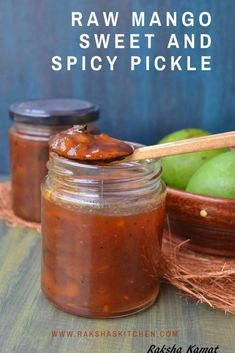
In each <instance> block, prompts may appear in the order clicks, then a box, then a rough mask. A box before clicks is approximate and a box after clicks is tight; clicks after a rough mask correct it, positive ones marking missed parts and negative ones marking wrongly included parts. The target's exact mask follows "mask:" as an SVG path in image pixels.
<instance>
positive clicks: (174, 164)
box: [159, 129, 228, 190]
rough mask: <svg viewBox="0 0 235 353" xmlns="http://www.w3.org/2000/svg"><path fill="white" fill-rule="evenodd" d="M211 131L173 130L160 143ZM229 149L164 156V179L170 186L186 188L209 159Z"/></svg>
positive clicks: (202, 134) (201, 134)
mask: <svg viewBox="0 0 235 353" xmlns="http://www.w3.org/2000/svg"><path fill="white" fill-rule="evenodd" d="M207 135H209V133H208V132H207V131H204V130H200V129H184V130H179V131H176V132H173V133H172V134H170V135H168V136H166V137H165V138H163V139H162V140H161V141H160V142H159V143H161V144H162V143H168V142H174V141H179V140H184V139H189V138H193V137H200V136H207ZM226 151H228V149H217V150H213V151H205V152H194V153H187V154H182V155H178V156H172V157H164V158H162V166H163V174H162V179H163V180H164V181H165V183H166V184H167V185H168V186H171V187H173V188H176V189H181V190H185V188H186V187H187V185H188V182H189V180H190V179H191V177H192V175H193V174H194V173H195V172H196V170H197V169H198V168H200V167H201V166H202V165H203V164H204V163H205V162H207V161H208V160H209V159H211V158H213V157H215V156H217V155H219V154H221V153H224V152H226Z"/></svg>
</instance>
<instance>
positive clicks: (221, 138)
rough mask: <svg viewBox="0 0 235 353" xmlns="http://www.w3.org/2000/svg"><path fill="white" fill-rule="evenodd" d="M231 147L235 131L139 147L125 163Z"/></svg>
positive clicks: (233, 143)
mask: <svg viewBox="0 0 235 353" xmlns="http://www.w3.org/2000/svg"><path fill="white" fill-rule="evenodd" d="M233 146H235V131H230V132H224V133H222V134H214V135H208V136H203V137H196V138H190V139H187V140H181V141H175V142H170V143H164V144H160V145H153V146H147V147H141V148H138V149H136V150H135V151H134V153H133V154H132V155H130V156H129V157H127V158H125V161H127V162H134V161H140V160H144V159H151V158H161V157H167V156H175V155H178V154H184V153H190V152H200V151H208V150H213V149H216V148H222V147H233Z"/></svg>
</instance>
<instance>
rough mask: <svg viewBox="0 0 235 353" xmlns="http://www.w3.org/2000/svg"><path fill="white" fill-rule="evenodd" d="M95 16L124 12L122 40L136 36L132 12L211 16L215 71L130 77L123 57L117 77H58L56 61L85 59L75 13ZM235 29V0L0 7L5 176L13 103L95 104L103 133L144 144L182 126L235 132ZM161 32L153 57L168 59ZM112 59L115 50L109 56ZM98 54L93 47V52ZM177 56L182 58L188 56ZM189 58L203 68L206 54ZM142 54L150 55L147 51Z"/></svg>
mask: <svg viewBox="0 0 235 353" xmlns="http://www.w3.org/2000/svg"><path fill="white" fill-rule="evenodd" d="M92 10H96V11H97V13H101V12H102V11H117V10H118V11H120V17H121V21H120V25H119V27H118V32H120V33H122V32H124V33H130V31H131V30H130V28H129V22H128V21H127V18H128V14H129V13H130V12H131V11H146V12H147V13H151V12H152V11H154V10H155V11H156V10H157V11H159V12H160V14H163V13H164V12H165V11H166V10H169V11H174V10H175V11H178V12H179V14H180V13H182V12H183V11H187V10H190V11H193V12H194V13H195V14H198V13H200V12H201V11H210V12H211V13H212V16H213V24H212V25H211V27H210V28H209V33H210V34H211V36H212V39H213V45H212V47H211V49H209V50H207V51H206V52H207V54H208V55H211V56H212V57H213V71H212V72H204V73H202V72H196V73H195V72H194V73H188V72H182V73H179V72H175V73H172V72H169V71H164V72H162V73H157V72H153V71H152V72H147V73H146V72H145V71H144V70H138V71H136V72H130V71H129V69H128V65H126V63H127V60H128V57H129V56H130V55H131V54H133V53H131V52H130V50H125V51H123V52H122V54H121V57H122V59H121V60H120V63H119V67H118V70H117V71H116V72H109V71H102V72H99V73H95V72H91V71H88V72H85V73H84V72H83V73H82V72H79V71H78V70H75V71H73V72H69V73H68V72H65V71H63V72H53V71H52V70H51V68H50V58H51V57H52V56H54V55H61V56H63V57H64V56H65V55H78V56H79V55H81V54H82V53H81V51H80V50H79V48H78V45H77V44H76V41H77V39H78V33H79V31H78V30H74V29H73V28H72V27H71V26H70V15H71V11H83V12H84V13H88V12H89V11H92ZM234 26H235V1H234V0H190V1H189V0H188V1H185V0H164V1H163V0H148V1H146V0H135V1H131V0H122V1H115V0H89V1H87V0H60V1H56V0H40V1H38V0H21V1H18V0H1V1H0V173H7V171H8V165H9V162H8V129H9V126H10V122H9V120H8V106H9V105H10V104H11V103H12V102H15V101H21V100H27V99H34V98H44V97H79V98H83V99H90V100H92V101H94V102H95V103H98V104H99V105H100V106H101V111H102V119H101V122H100V126H101V128H102V129H103V130H104V131H106V132H108V133H110V134H113V135H116V136H118V137H121V138H125V139H129V140H136V141H140V142H144V143H146V144H150V143H154V142H155V141H157V140H158V139H159V138H160V137H162V136H163V135H165V134H166V133H169V132H170V131H173V130H176V129H180V128H183V127H190V126H195V127H203V128H205V129H208V130H210V131H212V132H217V131H224V130H229V129H235V100H234V94H235V32H234V28H235V27H234ZM103 30H104V29H103V28H99V30H98V31H99V32H102V31H103ZM84 31H85V29H84ZM90 31H91V32H92V31H93V30H92V29H91V30H90ZM113 31H114V30H112V29H111V32H113ZM116 31H117V29H116ZM184 31H185V28H184V27H183V26H179V28H178V29H177V33H180V35H182V33H183V32H184ZM195 31H196V33H199V32H200V31H201V29H200V28H196V29H195ZM140 32H143V29H141V30H140ZM147 32H148V31H147ZM158 32H159V33H160V35H159V42H158V47H157V48H155V49H154V50H152V52H151V54H150V55H151V57H154V56H156V55H158V54H159V52H161V54H166V51H165V52H162V48H163V46H164V40H165V39H166V36H167V35H169V30H166V29H164V28H162V29H161V30H158ZM158 48H160V49H159V50H158ZM114 52H116V51H115V50H109V52H108V54H109V55H115V54H114ZM95 53H96V52H95V49H94V48H92V49H91V50H89V51H88V52H87V54H89V55H95ZM100 53H101V54H102V51H100ZM172 53H174V54H177V55H182V54H185V51H184V50H178V51H172ZM189 53H190V55H192V57H193V60H195V61H196V62H198V60H199V57H200V55H201V54H202V51H201V50H194V51H192V50H191V51H189ZM103 54H104V53H103ZM141 54H142V55H146V54H148V52H147V51H146V50H145V49H142V52H141Z"/></svg>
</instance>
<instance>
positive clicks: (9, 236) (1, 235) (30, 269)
mask: <svg viewBox="0 0 235 353" xmlns="http://www.w3.org/2000/svg"><path fill="white" fill-rule="evenodd" d="M0 321H1V322H0V330H1V332H0V352H1V353H35V352H40V353H41V352H42V353H44V352H48V353H54V352H56V353H65V352H66V353H67V352H69V353H80V352H81V353H106V352H107V353H116V352H117V353H143V352H147V351H148V349H149V347H150V345H151V344H154V345H156V346H159V347H161V346H162V345H164V344H165V345H167V346H173V345H174V344H176V345H177V346H181V347H182V352H186V348H187V347H188V346H189V345H191V344H196V345H198V346H199V347H205V346H216V345H219V346H220V349H219V351H218V352H219V353H234V352H235V316H232V315H225V314H224V313H223V312H220V311H216V310H212V309H210V308H209V307H208V306H207V305H201V304H196V303H195V302H193V301H189V302H186V301H185V299H184V298H183V297H182V295H181V294H180V293H179V292H178V291H177V290H175V289H174V288H172V287H170V286H167V285H165V286H163V287H162V290H161V294H160V297H159V299H158V301H157V303H156V304H155V305H154V306H152V308H150V309H149V310H147V311H145V312H142V313H140V314H138V315H133V316H130V317H126V318H120V319H109V320H90V319H85V318H80V317H76V316H73V315H69V314H66V313H63V312H61V311H59V310H57V309H56V308H54V306H53V305H52V304H51V303H50V302H49V301H47V299H46V298H45V297H44V296H43V294H42V292H41V290H40V235H39V234H38V233H36V232H35V231H33V230H28V229H23V228H8V227H7V226H6V225H5V224H4V223H3V222H0ZM57 330H58V331H59V330H61V331H62V333H61V334H63V331H67V330H68V331H73V337H66V335H67V333H66V332H65V337H52V331H57ZM95 330H97V331H98V334H99V337H86V336H85V337H78V336H77V335H76V332H77V331H81V332H82V333H83V335H86V332H89V331H90V332H91V333H92V332H93V333H94V331H95ZM101 331H105V334H106V337H102V336H101ZM109 331H110V332H111V331H112V332H113V331H115V332H118V331H122V332H124V331H125V332H126V337H107V335H108V332H109ZM133 331H138V332H139V331H141V332H142V331H147V332H146V335H149V334H150V332H149V331H154V334H155V337H141V336H140V337H130V336H129V335H132V333H133ZM156 331H157V333H156ZM175 331H176V332H175ZM128 332H129V333H128ZM160 333H161V334H162V335H170V337H160ZM70 334H71V333H68V335H70ZM119 334H120V333H119ZM122 334H123V333H122ZM58 335H59V333H58ZM175 335H176V336H175Z"/></svg>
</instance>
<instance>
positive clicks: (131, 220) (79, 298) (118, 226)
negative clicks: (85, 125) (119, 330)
mask: <svg viewBox="0 0 235 353" xmlns="http://www.w3.org/2000/svg"><path fill="white" fill-rule="evenodd" d="M136 146H137V145H134V147H136ZM160 176H161V164H160V161H156V160H155V161H154V160H147V161H144V162H132V163H124V162H123V163H119V164H115V165H114V164H113V165H105V166H98V165H88V164H80V163H78V162H75V161H71V160H68V159H65V158H62V157H59V156H58V155H56V154H55V153H51V154H50V160H49V173H48V176H47V178H46V179H45V181H44V183H43V185H42V289H43V292H44V293H45V295H46V296H47V298H48V299H49V300H50V301H51V302H53V303H54V304H55V305H56V306H57V307H58V308H60V309H62V310H64V311H66V312H70V313H73V314H77V315H80V316H86V317H92V318H106V317H119V316H125V315H129V314H132V313H135V312H138V311H141V310H143V309H145V308H147V307H149V306H150V305H151V304H153V303H154V301H155V300H156V298H157V295H158V292H159V288H160V279H159V262H160V253H161V243H162V231H163V219H164V203H165V185H164V184H163V183H162V182H161V178H160Z"/></svg>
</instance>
